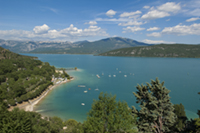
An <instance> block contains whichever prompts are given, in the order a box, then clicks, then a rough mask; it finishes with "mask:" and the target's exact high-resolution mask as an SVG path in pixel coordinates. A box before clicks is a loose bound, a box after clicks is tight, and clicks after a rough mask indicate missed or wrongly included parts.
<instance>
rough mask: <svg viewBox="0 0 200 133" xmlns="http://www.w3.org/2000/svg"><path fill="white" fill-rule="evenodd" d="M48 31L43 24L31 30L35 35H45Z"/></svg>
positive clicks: (46, 26) (47, 27)
mask: <svg viewBox="0 0 200 133" xmlns="http://www.w3.org/2000/svg"><path fill="white" fill-rule="evenodd" d="M49 29H50V28H49V26H48V25H46V24H43V25H42V26H35V28H34V29H33V31H34V32H35V33H36V34H44V33H47V32H48V30H49Z"/></svg>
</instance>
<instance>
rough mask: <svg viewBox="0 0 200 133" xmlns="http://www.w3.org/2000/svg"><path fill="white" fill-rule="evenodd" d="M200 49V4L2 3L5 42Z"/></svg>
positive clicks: (184, 0)
mask: <svg viewBox="0 0 200 133" xmlns="http://www.w3.org/2000/svg"><path fill="white" fill-rule="evenodd" d="M115 36H120V37H125V38H130V39H134V40H137V41H142V42H146V43H187V44H200V0H117V1H116V0H0V39H5V40H35V41H72V42H74V41H80V40H89V41H95V40H99V39H102V38H107V37H115Z"/></svg>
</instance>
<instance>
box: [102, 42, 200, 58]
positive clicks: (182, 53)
mask: <svg viewBox="0 0 200 133" xmlns="http://www.w3.org/2000/svg"><path fill="white" fill-rule="evenodd" d="M100 55H103V56H132V57H189V58H200V45H185V44H160V45H153V46H148V47H130V48H122V49H116V50H112V51H109V52H105V53H102V54H100Z"/></svg>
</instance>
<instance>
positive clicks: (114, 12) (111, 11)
mask: <svg viewBox="0 0 200 133" xmlns="http://www.w3.org/2000/svg"><path fill="white" fill-rule="evenodd" d="M116 13H117V12H116V11H114V10H112V9H110V10H108V11H107V12H106V15H107V16H109V17H113V16H114V15H115V14H116Z"/></svg>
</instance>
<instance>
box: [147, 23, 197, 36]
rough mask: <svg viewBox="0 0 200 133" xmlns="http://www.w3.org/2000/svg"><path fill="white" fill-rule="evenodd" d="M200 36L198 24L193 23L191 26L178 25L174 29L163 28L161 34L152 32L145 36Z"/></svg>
mask: <svg viewBox="0 0 200 133" xmlns="http://www.w3.org/2000/svg"><path fill="white" fill-rule="evenodd" d="M165 34H169V35H177V36H184V35H200V23H194V24H191V25H182V24H178V25H176V26H174V27H165V28H164V29H163V30H162V31H161V32H153V33H151V34H147V36H153V37H160V36H161V35H165Z"/></svg>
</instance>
